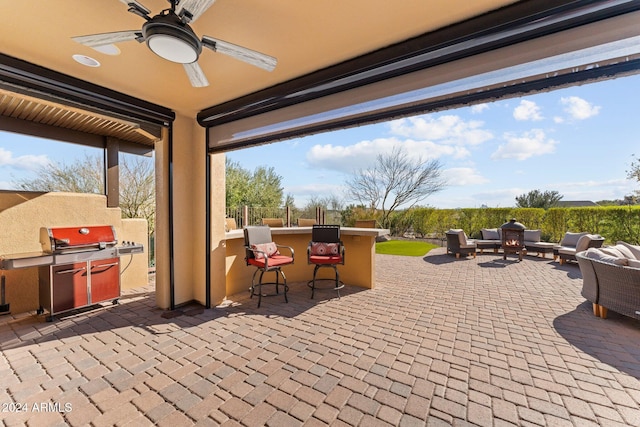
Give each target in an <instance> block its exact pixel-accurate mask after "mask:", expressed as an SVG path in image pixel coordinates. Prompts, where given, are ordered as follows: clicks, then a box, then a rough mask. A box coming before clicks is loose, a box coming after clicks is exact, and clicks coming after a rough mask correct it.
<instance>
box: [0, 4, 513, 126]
mask: <svg viewBox="0 0 640 427" xmlns="http://www.w3.org/2000/svg"><path fill="white" fill-rule="evenodd" d="M139 3H141V4H143V5H144V6H145V7H146V8H148V9H149V10H151V12H152V13H151V15H155V14H156V13H159V12H160V11H161V10H163V9H166V8H168V7H169V3H168V1H167V0H140V2H139ZM511 3H516V2H514V1H513V0H476V1H473V2H469V1H463V0H431V1H424V0H404V1H402V2H401V3H394V2H389V1H387V0H368V1H364V0H353V1H348V2H344V1H321V2H308V1H297V0H281V1H277V2H264V1H261V0H233V1H231V0H218V1H216V2H215V3H214V4H213V5H212V6H211V7H210V8H209V9H208V10H207V11H205V13H203V14H202V16H200V17H199V18H198V19H197V20H196V21H195V22H194V23H193V24H192V28H193V30H194V31H195V32H196V34H197V35H198V36H199V37H202V36H203V35H208V36H211V37H215V38H219V39H222V40H225V41H228V42H231V43H235V44H238V45H241V46H244V47H247V48H250V49H253V50H256V51H259V52H262V53H265V54H268V55H271V56H273V57H275V58H277V60H278V63H277V66H276V67H275V69H274V70H273V71H272V72H268V71H265V70H262V69H260V68H257V67H254V66H252V65H249V64H247V63H245V62H242V61H239V60H237V59H234V58H231V57H229V56H226V55H223V54H220V53H217V52H212V51H211V50H208V49H205V50H204V51H203V52H202V54H201V55H200V59H199V60H198V63H199V65H200V67H201V68H202V70H203V72H204V74H205V75H206V77H207V79H208V80H209V82H210V85H209V86H208V87H203V88H194V87H192V86H191V84H190V83H189V80H188V78H187V75H186V74H185V72H184V70H183V67H182V65H181V64H176V63H172V62H169V61H166V60H164V59H162V58H160V57H158V56H157V55H155V54H154V53H152V52H151V51H150V50H149V49H148V48H147V46H146V45H145V44H144V43H142V44H141V43H138V42H136V41H135V40H134V41H126V42H121V43H118V44H117V47H118V49H119V50H120V53H119V54H118V55H107V54H104V53H100V52H98V51H96V50H94V49H92V48H90V47H86V46H84V45H81V44H79V43H77V42H75V41H73V40H72V37H74V36H82V35H87V34H95V33H105V32H114V31H122V30H139V29H140V28H141V27H142V25H143V23H144V22H145V21H144V20H143V19H142V18H141V17H139V16H136V15H134V14H133V13H129V12H128V11H127V6H126V5H125V4H123V2H121V1H118V0H101V1H97V2H95V1H94V2H88V1H83V0H58V1H55V2H37V1H33V0H28V1H20V2H8V3H7V2H4V4H3V5H2V6H1V7H0V9H1V10H2V12H3V16H5V17H7V19H5V22H4V23H3V25H2V26H1V27H0V38H1V39H2V40H3V43H2V48H1V49H2V53H3V54H5V55H8V56H12V57H14V58H19V59H22V60H24V61H27V62H30V63H33V64H35V65H38V66H42V67H46V68H48V69H51V70H53V71H56V72H59V73H63V74H65V75H68V76H72V77H75V78H78V79H81V80H83V81H86V82H89V83H93V84H96V85H99V86H102V87H105V88H109V89H112V90H115V91H118V92H122V93H124V94H127V95H130V96H133V97H136V98H139V99H142V100H145V101H148V102H151V103H154V104H158V105H161V106H163V107H166V108H169V109H171V110H173V111H175V112H176V113H178V114H183V115H186V116H190V117H194V116H195V115H196V114H197V113H198V112H199V111H200V110H203V109H205V108H207V107H210V106H214V105H218V104H221V103H223V102H225V101H229V100H232V99H235V98H239V97H241V96H243V95H247V94H250V93H253V92H256V91H259V90H261V89H265V88H268V87H271V86H274V85H277V84H279V83H282V82H285V81H288V80H291V79H294V78H296V77H300V76H303V75H306V74H309V73H312V72H314V71H316V70H320V69H323V68H325V67H329V66H331V65H335V64H338V63H341V62H343V61H346V60H348V59H351V58H354V57H357V56H360V55H363V54H366V53H369V52H372V51H375V50H377V49H380V48H382V47H386V46H389V45H391V44H394V43H398V42H400V41H403V40H406V39H409V38H411V37H414V36H417V35H420V34H423V33H426V32H430V31H433V30H436V29H439V28H442V27H446V26H448V25H451V24H454V23H456V22H460V21H463V20H466V19H469V18H472V17H474V16H478V15H481V14H483V13H486V12H489V11H492V10H495V9H498V8H500V7H503V6H506V5H509V4H511ZM75 54H80V55H86V56H89V57H92V58H94V59H96V60H97V61H99V62H100V66H99V67H87V66H85V65H81V64H80V63H78V62H76V61H74V60H73V59H72V56H73V55H75Z"/></svg>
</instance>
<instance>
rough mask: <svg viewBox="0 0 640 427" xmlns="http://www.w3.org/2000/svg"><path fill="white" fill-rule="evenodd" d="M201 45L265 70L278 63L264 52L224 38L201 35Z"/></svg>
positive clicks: (271, 68)
mask: <svg viewBox="0 0 640 427" xmlns="http://www.w3.org/2000/svg"><path fill="white" fill-rule="evenodd" d="M202 45H203V46H205V47H208V48H209V49H211V50H213V51H214V52H220V53H224V54H225V55H229V56H232V57H234V58H236V59H239V60H241V61H244V62H246V63H249V64H251V65H255V66H256V67H260V68H262V69H264V70H267V71H273V69H274V68H275V67H276V64H277V63H278V60H277V59H276V58H274V57H273V56H269V55H265V54H264V53H260V52H256V51H255V50H251V49H247V48H246V47H242V46H238V45H235V44H233V43H229V42H226V41H224V40H218V39H214V38H213V37H209V36H204V37H202Z"/></svg>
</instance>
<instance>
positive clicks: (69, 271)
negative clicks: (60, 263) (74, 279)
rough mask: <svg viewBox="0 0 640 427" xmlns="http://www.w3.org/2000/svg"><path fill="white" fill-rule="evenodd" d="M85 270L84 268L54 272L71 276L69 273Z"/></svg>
mask: <svg viewBox="0 0 640 427" xmlns="http://www.w3.org/2000/svg"><path fill="white" fill-rule="evenodd" d="M86 269H87V268H86V267H80V268H71V269H69V270H60V271H56V274H71V273H77V272H78V271H84V270H86Z"/></svg>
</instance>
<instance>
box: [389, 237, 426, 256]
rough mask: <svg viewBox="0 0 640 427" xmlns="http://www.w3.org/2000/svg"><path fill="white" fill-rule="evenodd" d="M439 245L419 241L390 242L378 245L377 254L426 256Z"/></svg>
mask: <svg viewBox="0 0 640 427" xmlns="http://www.w3.org/2000/svg"><path fill="white" fill-rule="evenodd" d="M437 247H438V246H437V245H434V244H432V243H427V242H421V241H417V240H389V241H387V242H378V243H376V253H377V254H385V255H404V256H424V255H425V254H426V253H427V252H429V251H430V250H431V249H433V248H437Z"/></svg>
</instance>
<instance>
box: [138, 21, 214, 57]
mask: <svg viewBox="0 0 640 427" xmlns="http://www.w3.org/2000/svg"><path fill="white" fill-rule="evenodd" d="M142 35H143V36H144V39H145V40H146V43H147V46H149V49H151V51H152V52H154V53H155V54H156V55H158V56H160V57H162V58H164V59H166V60H168V61H172V62H177V63H179V64H190V63H192V62H195V61H197V60H198V57H199V56H200V53H201V52H202V43H201V42H200V39H198V36H196V34H195V33H194V31H193V30H192V29H191V27H190V26H189V25H188V24H185V23H183V22H182V20H180V18H179V17H178V16H177V15H176V14H175V13H173V12H172V11H169V13H167V14H164V15H156V16H154V17H153V18H151V19H150V20H149V21H147V22H145V24H144V25H143V26H142Z"/></svg>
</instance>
